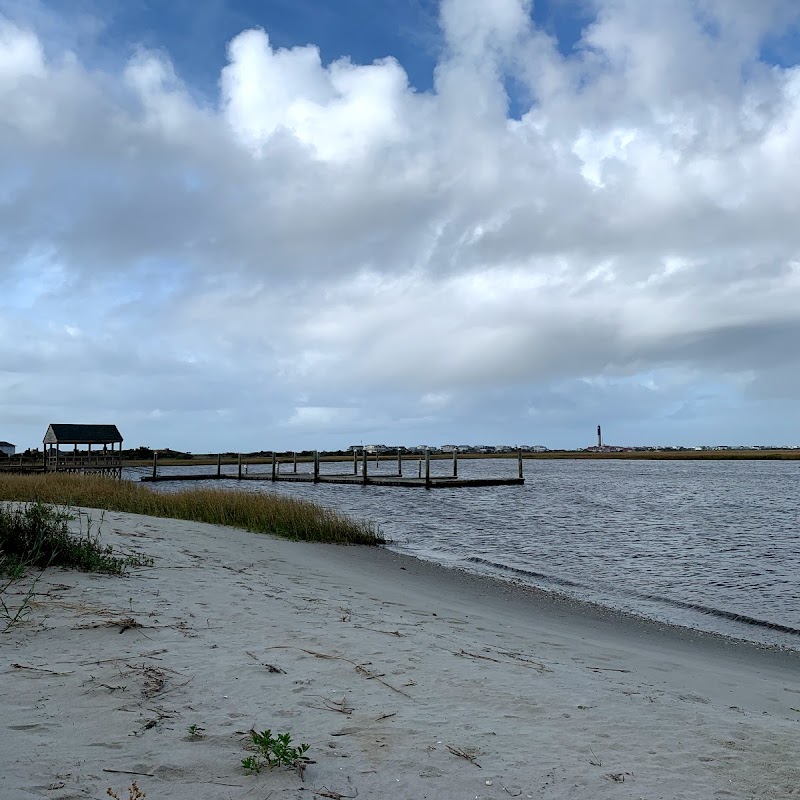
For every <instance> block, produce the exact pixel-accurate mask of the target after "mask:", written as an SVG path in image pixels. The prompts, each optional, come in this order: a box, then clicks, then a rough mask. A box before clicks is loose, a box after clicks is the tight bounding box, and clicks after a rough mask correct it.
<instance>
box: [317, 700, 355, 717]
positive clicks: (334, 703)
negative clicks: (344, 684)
mask: <svg viewBox="0 0 800 800" xmlns="http://www.w3.org/2000/svg"><path fill="white" fill-rule="evenodd" d="M322 702H323V703H324V705H325V708H327V709H328V710H329V711H338V712H339V713H340V714H348V715H349V714H352V713H353V709H352V708H350V706H348V705H347V695H345V696H344V697H342V699H341V700H326V699H325V698H324V697H323V698H322Z"/></svg>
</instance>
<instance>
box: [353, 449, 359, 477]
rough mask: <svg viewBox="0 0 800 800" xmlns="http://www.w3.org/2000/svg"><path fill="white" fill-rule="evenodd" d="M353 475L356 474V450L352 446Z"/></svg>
mask: <svg viewBox="0 0 800 800" xmlns="http://www.w3.org/2000/svg"><path fill="white" fill-rule="evenodd" d="M353 475H358V450H356V448H355V447H354V448H353Z"/></svg>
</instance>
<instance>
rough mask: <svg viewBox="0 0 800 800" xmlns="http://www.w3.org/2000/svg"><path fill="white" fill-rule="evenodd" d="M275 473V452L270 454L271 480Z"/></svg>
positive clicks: (273, 478)
mask: <svg viewBox="0 0 800 800" xmlns="http://www.w3.org/2000/svg"><path fill="white" fill-rule="evenodd" d="M275 475H276V463H275V453H273V454H272V480H273V481H274V480H275Z"/></svg>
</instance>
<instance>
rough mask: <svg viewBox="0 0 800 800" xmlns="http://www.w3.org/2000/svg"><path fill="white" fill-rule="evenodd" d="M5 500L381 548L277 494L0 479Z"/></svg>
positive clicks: (374, 535) (353, 525) (365, 528)
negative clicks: (164, 490) (166, 490)
mask: <svg viewBox="0 0 800 800" xmlns="http://www.w3.org/2000/svg"><path fill="white" fill-rule="evenodd" d="M0 500H18V501H25V502H31V501H40V502H43V503H53V504H56V505H65V506H83V507H85V508H101V509H108V510H110V511H125V512H129V513H132V514H147V515H149V516H152V517H168V518H173V519H187V520H194V521H196V522H210V523H213V524H216V525H230V526H232V527H234V528H244V529H245V530H248V531H255V532H257V533H271V534H274V535H276V536H282V537H283V538H286V539H297V540H304V541H312V542H333V543H337V544H382V543H383V541H384V539H383V537H382V536H381V534H380V532H379V531H378V530H377V529H376V528H375V526H374V525H373V524H372V523H370V522H359V521H356V520H353V519H350V518H349V517H347V516H345V515H344V514H340V513H339V512H337V511H333V510H331V509H328V508H323V507H322V506H318V505H316V504H315V503H309V502H307V501H305V500H295V499H293V498H289V497H282V496H280V495H274V494H250V493H246V492H237V491H224V490H218V489H193V490H189V491H185V492H178V493H175V494H158V493H156V492H154V491H152V490H150V489H149V488H147V487H145V486H140V485H138V484H135V483H131V482H130V481H117V480H113V479H111V478H103V477H95V476H90V475H85V476H83V475H55V474H49V475H0Z"/></svg>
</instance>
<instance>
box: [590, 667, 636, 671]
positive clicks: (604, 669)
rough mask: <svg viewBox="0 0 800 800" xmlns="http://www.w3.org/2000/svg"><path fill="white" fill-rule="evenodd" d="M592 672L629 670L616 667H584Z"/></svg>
mask: <svg viewBox="0 0 800 800" xmlns="http://www.w3.org/2000/svg"><path fill="white" fill-rule="evenodd" d="M586 669H590V670H592V672H630V670H629V669H617V668H616V667H586Z"/></svg>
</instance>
